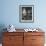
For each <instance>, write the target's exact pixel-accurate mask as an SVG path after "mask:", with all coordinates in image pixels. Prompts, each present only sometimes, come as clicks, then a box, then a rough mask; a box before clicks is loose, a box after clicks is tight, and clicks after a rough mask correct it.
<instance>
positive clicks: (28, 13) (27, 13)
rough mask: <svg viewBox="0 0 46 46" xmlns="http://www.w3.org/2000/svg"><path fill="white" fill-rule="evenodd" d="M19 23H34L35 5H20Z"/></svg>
mask: <svg viewBox="0 0 46 46" xmlns="http://www.w3.org/2000/svg"><path fill="white" fill-rule="evenodd" d="M19 21H20V22H34V5H20V7H19Z"/></svg>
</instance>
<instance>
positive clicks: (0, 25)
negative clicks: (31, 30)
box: [0, 24, 6, 43]
mask: <svg viewBox="0 0 46 46" xmlns="http://www.w3.org/2000/svg"><path fill="white" fill-rule="evenodd" d="M4 28H6V27H5V25H4V24H0V43H2V36H3V34H2V32H5V31H6V30H5V31H4V30H3V29H4Z"/></svg>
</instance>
